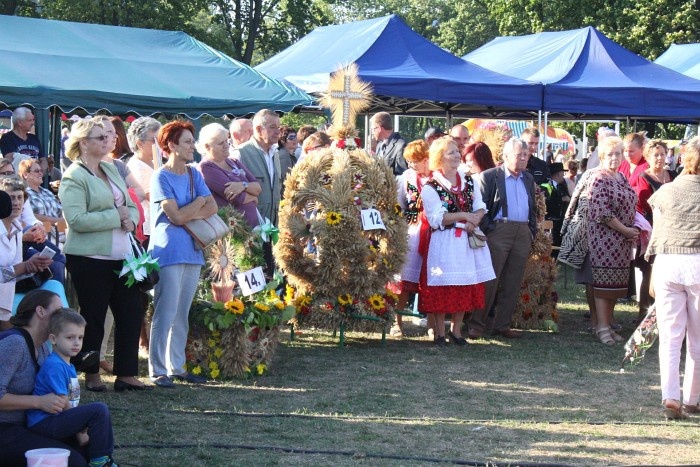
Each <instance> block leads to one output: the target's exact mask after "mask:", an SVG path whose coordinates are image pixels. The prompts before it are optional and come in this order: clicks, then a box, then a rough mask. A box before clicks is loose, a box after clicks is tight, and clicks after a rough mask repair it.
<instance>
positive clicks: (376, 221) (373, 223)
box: [360, 209, 386, 230]
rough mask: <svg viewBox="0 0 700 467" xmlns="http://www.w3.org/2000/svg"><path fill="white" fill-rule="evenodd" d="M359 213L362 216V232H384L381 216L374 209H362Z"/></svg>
mask: <svg viewBox="0 0 700 467" xmlns="http://www.w3.org/2000/svg"><path fill="white" fill-rule="evenodd" d="M360 213H361V215H362V230H377V229H382V230H386V227H385V226H384V221H382V215H381V213H380V212H379V211H377V210H376V209H363V210H362V211H360Z"/></svg>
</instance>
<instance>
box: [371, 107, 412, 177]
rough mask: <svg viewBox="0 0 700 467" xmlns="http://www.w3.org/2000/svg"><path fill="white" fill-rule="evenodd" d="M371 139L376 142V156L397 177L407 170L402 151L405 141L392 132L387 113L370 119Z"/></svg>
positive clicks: (392, 125)
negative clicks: (383, 161)
mask: <svg viewBox="0 0 700 467" xmlns="http://www.w3.org/2000/svg"><path fill="white" fill-rule="evenodd" d="M369 124H370V129H371V130H372V137H373V138H374V139H375V140H377V141H378V144H377V155H378V156H379V157H381V158H382V159H384V160H385V161H386V163H387V164H388V165H389V167H391V170H392V171H393V172H394V175H396V176H397V177H398V176H399V175H401V174H402V173H404V171H405V170H406V169H407V168H408V164H407V163H406V159H404V158H403V150H404V148H405V147H406V141H405V140H404V139H403V138H402V137H401V135H400V134H399V133H398V132H395V131H394V123H393V121H392V119H391V115H389V114H388V113H387V112H379V113H376V114H374V115H373V116H372V118H371V119H370V122H369Z"/></svg>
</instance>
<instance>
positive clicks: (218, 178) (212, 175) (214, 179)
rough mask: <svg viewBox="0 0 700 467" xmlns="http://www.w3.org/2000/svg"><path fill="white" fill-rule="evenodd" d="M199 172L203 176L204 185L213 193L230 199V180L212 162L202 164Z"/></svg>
mask: <svg viewBox="0 0 700 467" xmlns="http://www.w3.org/2000/svg"><path fill="white" fill-rule="evenodd" d="M199 171H200V172H201V174H202V178H203V179H204V183H206V185H207V187H208V188H209V190H210V191H211V192H212V193H216V194H217V195H219V196H220V197H222V198H224V199H228V197H227V196H226V187H227V183H228V178H227V177H226V175H224V173H223V172H222V171H221V170H219V169H217V168H216V166H214V164H212V163H211V162H207V161H205V162H202V163H201V164H199Z"/></svg>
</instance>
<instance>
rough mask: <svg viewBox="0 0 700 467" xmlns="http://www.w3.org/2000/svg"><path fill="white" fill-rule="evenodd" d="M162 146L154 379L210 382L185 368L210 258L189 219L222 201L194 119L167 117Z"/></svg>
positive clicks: (155, 234)
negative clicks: (204, 162)
mask: <svg viewBox="0 0 700 467" xmlns="http://www.w3.org/2000/svg"><path fill="white" fill-rule="evenodd" d="M157 141H158V146H159V147H160V149H161V150H162V151H163V152H164V153H165V154H166V155H167V158H168V161H167V162H166V163H165V164H163V167H161V168H160V169H158V170H156V171H155V172H154V173H153V178H152V181H151V203H152V204H151V206H152V215H151V224H152V228H151V239H150V243H149V245H148V250H149V251H150V252H151V255H152V256H153V258H155V259H157V260H158V264H159V265H160V281H159V282H158V284H156V286H155V296H154V300H153V301H154V305H155V311H154V313H153V322H152V323H151V338H150V348H149V359H148V372H149V375H150V377H151V380H152V381H153V382H154V383H155V384H156V385H157V386H160V387H163V388H173V387H175V383H173V379H178V380H182V381H186V382H189V383H204V382H206V379H204V378H203V377H201V376H195V375H192V374H190V373H188V372H187V371H185V346H186V344H187V332H188V331H189V326H188V318H189V312H190V305H191V304H192V299H193V298H194V293H195V291H196V289H197V283H198V282H199V273H200V271H201V269H202V265H203V264H204V254H203V253H202V251H201V250H198V249H197V248H195V243H194V240H193V239H192V237H191V236H190V234H189V233H187V231H186V230H185V229H184V228H183V225H184V224H186V223H187V222H189V221H191V220H194V219H206V218H207V217H209V216H211V215H212V214H215V213H216V210H217V207H216V201H214V198H213V197H212V195H211V192H210V191H209V188H207V185H206V184H205V183H204V179H203V178H202V176H201V175H200V173H199V171H197V170H194V169H192V168H191V167H190V166H188V165H187V164H189V163H191V162H192V161H194V143H195V139H194V126H193V125H192V123H190V122H183V121H174V122H170V123H166V124H165V125H163V126H162V127H161V129H160V130H159V131H158V136H157Z"/></svg>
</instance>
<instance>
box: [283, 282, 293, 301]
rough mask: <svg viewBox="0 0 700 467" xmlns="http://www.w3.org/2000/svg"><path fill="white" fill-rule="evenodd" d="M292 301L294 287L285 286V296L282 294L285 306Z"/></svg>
mask: <svg viewBox="0 0 700 467" xmlns="http://www.w3.org/2000/svg"><path fill="white" fill-rule="evenodd" d="M293 301H294V287H292V286H291V285H289V284H287V287H286V289H285V294H284V302H285V303H286V304H287V305H291V304H292V302H293Z"/></svg>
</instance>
